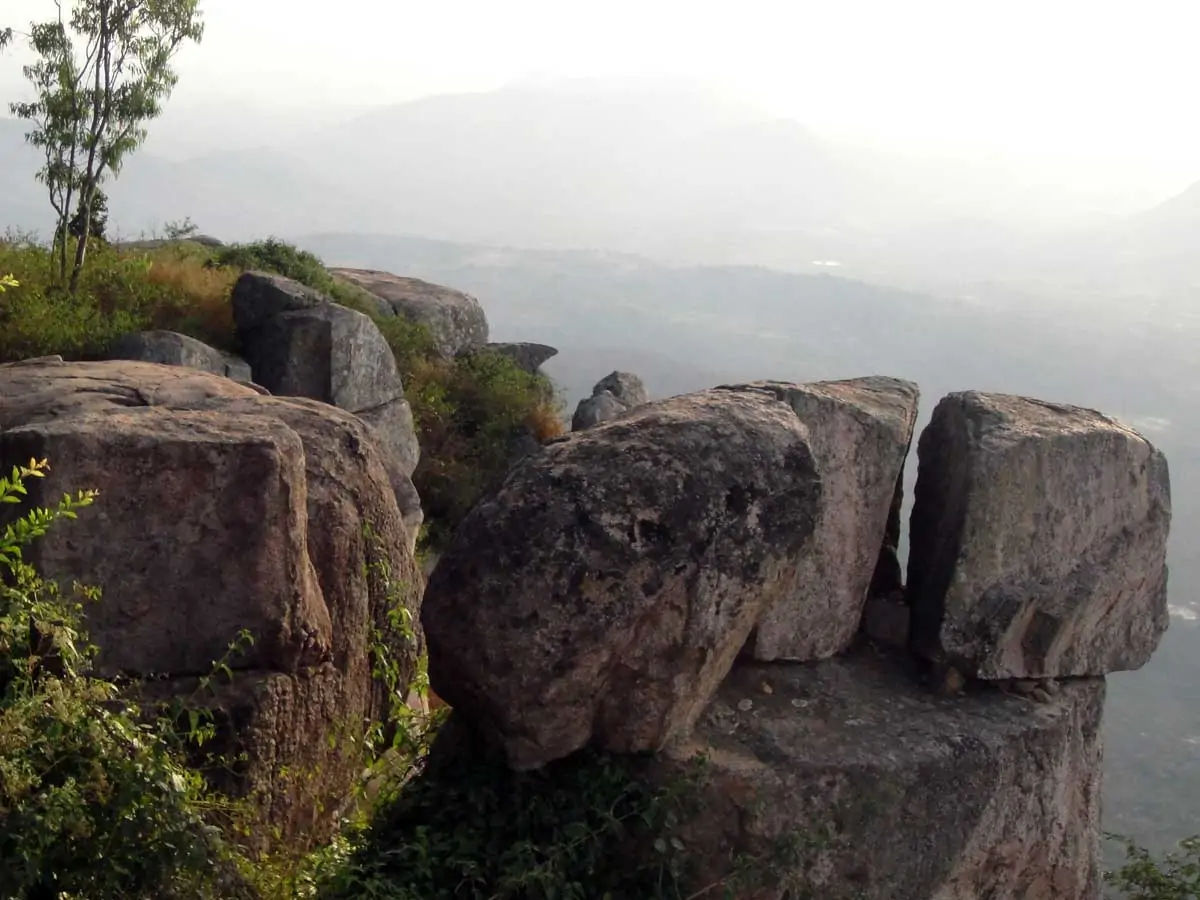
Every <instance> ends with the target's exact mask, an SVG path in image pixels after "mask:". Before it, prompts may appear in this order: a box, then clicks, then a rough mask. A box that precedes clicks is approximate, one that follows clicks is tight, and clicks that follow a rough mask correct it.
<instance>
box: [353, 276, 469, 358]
mask: <svg viewBox="0 0 1200 900" xmlns="http://www.w3.org/2000/svg"><path fill="white" fill-rule="evenodd" d="M329 271H330V272H332V273H333V274H334V275H337V276H339V277H340V278H344V279H346V280H347V281H349V282H351V283H353V284H357V285H358V286H359V287H361V288H363V289H365V290H367V291H369V292H370V293H372V294H374V295H375V296H376V297H377V298H379V300H380V301H381V304H380V309H381V311H384V312H386V313H389V314H391V315H397V316H405V317H406V318H408V319H411V320H412V321H414V322H419V323H420V324H422V325H424V326H425V327H426V328H428V329H429V333H430V334H431V335H432V336H433V340H434V343H435V344H436V345H437V348H438V351H439V352H440V353H441V354H442V355H443V356H445V357H447V358H451V357H455V356H458V355H459V354H460V353H468V352H470V351H472V350H478V349H480V348H481V347H483V346H485V345H486V344H487V342H488V323H487V316H485V315H484V313H483V307H482V306H480V305H479V301H478V300H476V299H475V298H474V297H472V296H471V295H470V294H464V293H463V292H462V291H456V290H454V289H453V288H448V287H443V286H442V285H440V284H431V283H430V282H428V281H422V280H421V279H419V278H405V277H402V276H400V275H393V274H391V273H390V272H380V271H376V270H373V269H330V270H329Z"/></svg>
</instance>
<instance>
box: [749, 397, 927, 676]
mask: <svg viewBox="0 0 1200 900" xmlns="http://www.w3.org/2000/svg"><path fill="white" fill-rule="evenodd" d="M751 387H755V388H759V389H761V390H764V391H767V392H770V393H771V394H772V395H773V396H775V397H777V398H778V399H780V400H782V401H783V402H784V403H787V404H788V405H789V406H790V407H791V408H792V409H793V410H795V412H796V415H797V416H798V417H799V419H800V421H801V422H803V423H804V424H805V425H806V426H807V427H808V440H809V445H810V446H811V447H812V451H813V456H814V457H815V459H816V463H817V469H818V471H819V472H820V473H821V483H822V486H823V488H824V490H823V492H822V497H821V507H820V515H819V517H818V519H817V522H816V526H815V527H814V529H813V538H812V540H811V541H810V542H809V544H808V546H807V548H806V550H805V554H804V558H803V559H802V561H801V563H800V568H799V571H798V572H797V574H796V582H795V585H794V587H793V589H792V591H791V592H790V593H789V594H788V596H786V597H784V598H783V599H782V600H781V601H779V602H778V603H776V604H775V605H774V606H773V607H771V608H770V609H769V610H767V611H766V613H765V614H764V615H763V618H762V619H761V621H760V622H759V623H758V628H757V629H756V631H755V635H754V639H753V642H752V645H751V650H752V654H753V656H754V657H755V658H756V659H761V660H773V659H790V660H809V659H820V658H823V657H826V656H832V655H833V654H834V653H838V652H840V651H841V650H844V649H845V648H846V646H847V645H848V644H849V643H850V642H851V641H852V640H853V639H854V636H855V634H856V633H857V631H858V627H859V622H860V620H861V618H862V612H863V605H864V603H865V602H866V599H867V591H868V588H869V587H870V586H871V580H872V577H873V576H874V575H875V571H876V568H877V567H878V566H879V565H880V556H881V555H883V556H884V557H886V558H890V559H894V558H895V553H896V547H895V543H894V540H895V539H896V538H898V536H899V535H898V534H895V535H891V536H889V534H888V521H889V514H890V513H891V512H892V510H893V508H894V506H895V505H896V499H897V497H898V495H899V492H900V491H901V490H902V483H901V480H902V476H903V472H904V457H905V456H906V455H907V454H908V447H909V443H910V442H911V441H912V433H913V426H914V425H915V423H916V419H917V398H918V391H917V386H916V385H915V384H912V383H911V382H907V381H900V380H899V379H895V378H879V377H876V378H856V379H852V380H848V381H819V382H815V383H813V384H803V385H789V384H777V383H771V382H759V383H757V384H755V385H752V386H751ZM889 537H890V538H891V541H892V542H891V543H889V541H888V539H889Z"/></svg>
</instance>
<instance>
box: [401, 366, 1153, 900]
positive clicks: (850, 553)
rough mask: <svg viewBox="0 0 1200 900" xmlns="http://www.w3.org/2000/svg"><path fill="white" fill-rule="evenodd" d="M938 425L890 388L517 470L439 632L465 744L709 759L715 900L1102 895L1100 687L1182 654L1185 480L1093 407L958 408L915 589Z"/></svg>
mask: <svg viewBox="0 0 1200 900" xmlns="http://www.w3.org/2000/svg"><path fill="white" fill-rule="evenodd" d="M598 387H599V386H598ZM606 390H607V389H606ZM603 393H604V392H603V391H598V392H597V396H600V395H602V394H603ZM608 393H610V394H611V391H609V392H608ZM916 404H917V390H916V387H915V386H914V385H912V384H909V383H907V382H903V381H899V380H896V379H887V378H877V377H876V378H862V379H852V380H849V381H841V382H820V383H814V384H783V383H777V382H759V383H754V384H747V385H737V386H727V387H722V388H716V389H713V390H709V391H702V392H700V393H696V394H690V395H685V396H680V397H672V398H668V399H665V400H658V401H654V402H649V403H646V402H642V403H640V404H639V405H637V406H636V407H633V408H628V409H624V410H623V411H621V412H620V413H619V414H618V415H617V416H616V417H615V418H613V419H611V420H609V421H600V422H595V423H589V427H586V428H585V429H582V430H577V431H575V432H574V433H572V434H570V435H568V436H566V437H564V438H562V439H559V440H558V441H556V442H554V443H552V444H551V445H549V446H548V447H547V448H546V449H545V450H544V451H543V452H541V453H539V454H535V455H533V456H531V457H529V458H527V459H525V460H524V461H522V462H521V463H520V464H519V465H518V466H517V467H516V468H515V469H514V471H513V472H512V473H510V475H509V478H508V480H507V481H506V483H505V484H504V486H503V487H502V488H501V489H500V490H499V492H498V493H496V494H495V495H494V496H492V497H490V498H488V499H487V500H485V501H484V502H483V503H481V504H479V505H478V506H477V507H476V508H475V509H474V510H473V511H472V512H471V514H470V515H469V516H468V517H467V519H466V520H465V521H464V522H463V523H462V525H461V527H460V529H459V530H458V532H457V533H456V535H455V538H454V540H453V542H452V545H451V546H450V548H449V549H448V550H447V551H446V553H445V554H444V556H443V557H442V559H441V561H440V562H439V564H438V566H437V568H436V569H435V570H434V572H433V574H432V576H431V579H430V582H429V585H428V588H427V590H426V594H425V597H424V601H423V605H422V622H423V624H424V628H425V633H426V638H427V641H428V646H429V662H430V666H429V671H430V677H431V680H432V684H433V687H434V689H435V690H436V691H437V692H438V693H439V694H440V695H441V696H443V697H445V698H447V699H448V700H449V701H450V702H451V704H452V705H453V706H454V707H455V713H454V716H455V719H456V721H458V723H459V728H460V730H461V729H462V728H464V727H465V728H467V729H469V730H470V731H471V732H473V733H474V734H476V735H477V736H478V737H479V738H480V739H481V740H482V741H483V742H485V744H490V745H491V746H493V747H497V748H500V749H501V750H502V751H503V752H504V753H505V754H506V755H507V759H508V762H509V765H510V766H512V767H514V768H518V769H525V768H532V767H537V766H539V765H543V764H546V763H549V762H551V761H554V760H557V759H562V758H564V757H568V756H569V755H570V754H571V753H573V752H574V751H575V750H577V749H579V748H580V747H583V746H585V745H595V746H599V747H603V748H606V749H608V750H610V751H614V752H619V753H639V754H646V753H649V754H652V756H651V757H650V758H651V760H652V764H651V771H652V772H653V773H655V774H654V777H656V778H658V779H661V781H662V783H663V784H669V783H672V780H673V779H677V778H678V777H679V774H680V772H681V771H683V770H685V769H686V768H687V767H688V766H689V765H691V764H692V763H693V762H694V761H695V760H696V759H697V758H698V757H699V758H702V759H703V760H705V763H704V766H703V768H704V770H705V773H706V774H705V777H704V780H703V784H702V785H701V786H700V787H698V788H697V790H699V791H700V797H699V801H700V802H699V803H698V805H697V809H698V812H697V814H696V815H695V816H694V817H693V818H692V819H691V820H689V821H687V822H685V823H683V825H682V826H681V832H680V836H681V837H682V839H683V841H684V846H686V847H687V848H688V858H689V859H690V860H691V862H692V864H693V874H694V877H695V879H696V888H697V890H701V891H703V890H704V889H705V886H708V887H711V886H713V885H718V886H719V885H721V884H725V883H727V881H728V879H730V878H732V877H733V875H734V872H735V870H737V869H738V868H739V866H743V867H744V865H745V861H746V860H747V859H750V860H754V861H755V862H754V865H755V866H757V867H759V869H760V871H759V873H758V874H759V875H760V876H761V877H760V878H759V879H758V881H757V882H756V883H757V884H759V885H760V886H759V887H756V888H754V889H753V891H752V892H751V893H742V894H739V896H745V897H748V898H751V900H783V898H787V897H797V896H820V897H831V898H843V897H844V898H880V900H883V898H893V897H912V898H936V900H969V898H985V897H986V898H990V900H1002V898H1013V900H1016V898H1022V900H1037V898H1088V900H1092V898H1097V897H1098V896H1099V890H1100V877H1099V852H1098V847H1099V782H1100V774H1101V745H1100V722H1101V715H1102V708H1103V698H1104V676H1105V675H1106V674H1107V673H1109V672H1113V671H1119V670H1124V669H1131V668H1137V667H1138V666H1140V665H1142V664H1143V663H1144V662H1145V661H1146V659H1148V658H1149V655H1150V654H1151V652H1153V650H1154V648H1155V646H1156V645H1157V643H1158V640H1159V638H1160V637H1161V635H1162V633H1163V631H1164V630H1165V628H1166V626H1167V613H1166V596H1165V588H1164V585H1165V547H1166V536H1167V528H1168V524H1169V520H1170V500H1169V486H1168V478H1167V468H1166V463H1165V461H1164V460H1163V457H1162V455H1161V453H1159V452H1158V451H1157V450H1155V448H1154V447H1153V446H1152V445H1151V444H1150V443H1149V442H1148V441H1146V440H1145V439H1144V438H1142V437H1141V436H1140V435H1138V434H1136V433H1135V432H1133V431H1131V430H1129V429H1128V428H1125V427H1124V426H1122V425H1120V424H1118V423H1117V422H1115V421H1113V420H1111V419H1109V418H1107V417H1105V416H1103V415H1101V414H1099V413H1097V412H1094V411H1091V410H1084V409H1079V408H1076V407H1069V406H1063V405H1055V404H1049V403H1044V402H1041V401H1037V400H1031V399H1027V398H1021V397H1010V396H1004V395H997V394H979V393H966V394H954V395H951V396H950V397H947V398H946V399H944V400H943V401H942V402H941V403H940V404H939V405H938V407H937V410H936V412H935V413H934V416H933V421H932V422H931V424H930V425H929V426H928V427H927V428H926V429H925V431H924V433H923V434H922V436H921V438H920V441H919V445H918V458H919V469H918V477H917V488H916V497H915V506H914V509H913V513H912V519H911V526H910V527H911V551H910V554H909V560H908V572H909V583H908V585H907V586H904V585H902V584H901V583H900V566H899V563H898V560H897V554H896V549H897V540H898V537H899V524H900V521H899V509H900V500H901V497H900V490H901V485H902V483H903V463H904V459H905V456H906V454H907V450H908V447H909V443H910V440H911V438H912V432H913V427H914V422H915V420H916ZM436 749H437V748H436V747H435V751H436ZM647 852H650V851H649V850H648V851H647Z"/></svg>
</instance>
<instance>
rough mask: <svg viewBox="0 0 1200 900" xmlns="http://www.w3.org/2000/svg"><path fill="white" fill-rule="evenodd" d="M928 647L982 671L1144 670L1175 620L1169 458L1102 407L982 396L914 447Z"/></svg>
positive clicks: (918, 590)
mask: <svg viewBox="0 0 1200 900" xmlns="http://www.w3.org/2000/svg"><path fill="white" fill-rule="evenodd" d="M918 453H919V458H920V468H919V472H918V479H917V488H916V503H915V506H914V509H913V514H912V526H911V535H912V538H911V551H910V554H909V566H908V576H909V577H908V592H909V597H910V602H911V604H912V607H913V620H912V629H913V632H912V640H913V643H914V646H915V648H916V649H917V650H918V652H920V653H922V654H924V655H926V656H928V657H930V658H932V659H935V660H938V661H941V662H944V663H947V664H950V665H953V666H955V667H956V668H958V669H960V670H961V671H962V672H963V673H964V674H966V675H968V676H974V677H977V678H1027V677H1043V676H1045V677H1056V676H1072V675H1103V674H1105V673H1107V672H1115V671H1120V670H1124V669H1136V668H1138V667H1140V666H1142V665H1143V664H1144V663H1145V662H1146V661H1147V660H1148V659H1149V658H1150V654H1151V653H1153V651H1154V649H1155V647H1157V645H1158V641H1159V638H1160V637H1161V636H1162V633H1163V632H1164V631H1165V630H1166V627H1167V623H1168V616H1167V605H1166V582H1167V571H1166V540H1167V530H1168V527H1169V525H1170V519H1171V500H1170V485H1169V479H1168V474H1167V463H1166V460H1165V458H1164V457H1163V455H1162V453H1160V452H1159V451H1158V450H1156V449H1155V448H1154V447H1153V446H1152V445H1151V444H1150V443H1149V441H1147V440H1146V439H1145V438H1143V437H1141V436H1140V435H1139V434H1137V433H1136V432H1134V431H1132V430H1130V429H1129V428H1126V427H1125V426H1123V425H1120V424H1119V423H1117V422H1115V421H1113V420H1112V419H1109V418H1106V417H1105V416H1102V415H1101V414H1100V413H1097V412H1094V411H1092V410H1088V409H1080V408H1078V407H1074V406H1063V405H1057V404H1052V403H1046V402H1043V401H1040V400H1032V399H1028V398H1024V397H1012V396H1007V395H1002V394H982V393H975V392H968V393H959V394H951V395H949V396H948V397H946V398H945V399H943V400H942V401H941V403H939V404H938V406H937V409H936V410H935V411H934V414H933V419H932V421H931V422H930V424H929V426H928V427H927V428H926V429H925V431H924V433H923V434H922V435H921V440H920V443H919V446H918Z"/></svg>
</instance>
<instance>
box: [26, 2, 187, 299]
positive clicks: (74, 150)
mask: <svg viewBox="0 0 1200 900" xmlns="http://www.w3.org/2000/svg"><path fill="white" fill-rule="evenodd" d="M197 2H198V0H75V2H74V3H73V4H72V6H71V12H70V15H69V17H66V18H65V19H64V14H63V10H62V7H61V6H59V10H58V18H57V19H55V20H52V21H49V22H42V23H33V24H32V25H31V26H30V35H29V44H30V48H31V49H32V50H33V51H34V53H35V54H36V55H37V59H36V61H35V62H33V63H32V64H30V65H28V66H26V67H25V69H24V72H25V77H26V78H27V79H28V80H29V82H30V83H31V84H32V85H33V88H34V92H35V99H34V100H32V101H29V102H24V103H13V104H10V109H11V111H12V113H13V114H14V115H16V116H17V117H18V118H22V119H26V120H28V121H30V122H31V123H32V124H33V128H32V130H31V131H30V132H29V133H28V134H27V135H26V137H27V138H28V140H29V142H30V143H31V144H33V146H35V147H37V148H38V149H39V150H41V151H42V154H43V158H44V164H43V166H42V168H41V169H40V170H39V171H38V173H37V177H38V180H39V181H41V182H42V183H43V184H45V185H46V189H47V191H48V193H49V197H50V205H51V207H53V209H54V213H55V216H56V224H55V230H54V234H55V236H56V238H55V249H56V250H57V253H56V254H55V256H56V260H57V271H56V280H57V281H56V283H57V284H59V285H64V284H65V285H66V287H67V289H68V292H69V293H72V294H74V293H75V291H76V289H77V287H78V284H79V277H80V273H81V270H82V269H83V264H84V261H85V259H86V256H87V252H88V249H89V242H88V241H86V240H76V241H75V242H74V252H73V253H70V254H69V253H68V243H69V242H68V237H67V236H68V234H69V233H70V225H71V223H72V222H76V223H78V224H79V229H78V230H79V232H82V231H83V223H88V224H89V225H90V224H91V223H92V221H93V219H92V207H93V204H94V203H95V200H96V194H97V192H98V191H99V189H100V185H101V184H102V183H103V181H104V179H105V178H106V177H107V176H108V175H110V174H116V173H117V172H119V171H120V168H121V164H122V162H123V161H124V159H125V157H126V156H128V155H129V154H130V153H131V152H132V151H133V150H135V149H136V148H137V147H138V146H139V145H140V144H141V143H142V141H143V140H145V137H146V130H145V127H144V123H145V122H147V121H148V120H150V119H153V118H155V117H156V116H157V115H159V113H160V112H161V111H162V103H163V101H164V100H165V99H166V98H167V97H168V96H169V95H170V93H171V90H172V89H173V88H174V86H175V83H176V81H177V80H178V79H177V76H176V74H175V72H174V70H173V69H172V68H171V61H172V59H173V57H174V55H175V53H176V52H177V51H178V50H179V48H180V47H181V46H182V45H183V43H184V42H185V41H189V40H190V41H199V40H200V37H201V35H202V34H203V30H204V29H203V25H202V24H201V21H200V14H199V11H198V9H197ZM68 255H70V256H73V258H74V262H73V264H72V266H71V270H70V277H69V279H68V276H67V258H68Z"/></svg>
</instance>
